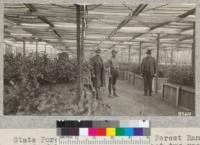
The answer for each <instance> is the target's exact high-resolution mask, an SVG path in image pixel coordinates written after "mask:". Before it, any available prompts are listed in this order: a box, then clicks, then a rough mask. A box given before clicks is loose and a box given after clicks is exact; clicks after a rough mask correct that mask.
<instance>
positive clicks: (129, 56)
mask: <svg viewBox="0 0 200 145" xmlns="http://www.w3.org/2000/svg"><path fill="white" fill-rule="evenodd" d="M130 62H131V45H129V48H128V63H130Z"/></svg>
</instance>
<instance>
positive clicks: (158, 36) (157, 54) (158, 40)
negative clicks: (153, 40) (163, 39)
mask: <svg viewBox="0 0 200 145" xmlns="http://www.w3.org/2000/svg"><path fill="white" fill-rule="evenodd" d="M159 49H160V34H158V35H157V51H156V86H155V93H156V94H158V65H159V54H160V53H159Z"/></svg>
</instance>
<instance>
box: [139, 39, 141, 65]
mask: <svg viewBox="0 0 200 145" xmlns="http://www.w3.org/2000/svg"><path fill="white" fill-rule="evenodd" d="M141 57H142V41H140V48H139V65H141Z"/></svg>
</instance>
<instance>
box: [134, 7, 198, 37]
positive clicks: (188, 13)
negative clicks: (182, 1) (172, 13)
mask: <svg viewBox="0 0 200 145" xmlns="http://www.w3.org/2000/svg"><path fill="white" fill-rule="evenodd" d="M194 13H195V8H194V9H191V10H189V11H187V12H185V13H183V14H180V15H179V16H177V18H176V20H177V21H178V20H180V19H183V18H185V17H187V16H188V15H191V14H194ZM171 22H172V21H166V22H162V23H159V24H158V25H156V26H152V27H150V29H149V31H148V32H151V31H153V30H154V29H156V28H159V27H162V26H165V25H167V24H169V23H171ZM148 32H146V33H148ZM146 33H140V34H138V35H136V36H134V37H133V38H132V39H131V40H134V39H136V38H138V37H140V36H142V35H144V34H146Z"/></svg>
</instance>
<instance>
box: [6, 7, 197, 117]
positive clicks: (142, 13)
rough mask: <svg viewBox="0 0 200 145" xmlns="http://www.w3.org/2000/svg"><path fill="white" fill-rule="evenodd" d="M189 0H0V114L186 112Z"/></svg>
mask: <svg viewBox="0 0 200 145" xmlns="http://www.w3.org/2000/svg"><path fill="white" fill-rule="evenodd" d="M195 10H196V4H195V3H177V4H176V3H173V4H168V3H162V4H154V3H141V4H134V3H133V4H132V5H130V4H126V3H121V4H113V5H111V4H101V3H99V4H90V3H76V4H56V3H52V4H36V3H20V4H17V3H13V4H11V3H10V4H5V5H4V66H3V69H4V86H3V89H4V96H3V107H4V108H3V111H4V115H18V116H20V115H35V116H41V115H46V116H182V115H184V116H187V115H188V116H194V115H195V21H196V15H195Z"/></svg>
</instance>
